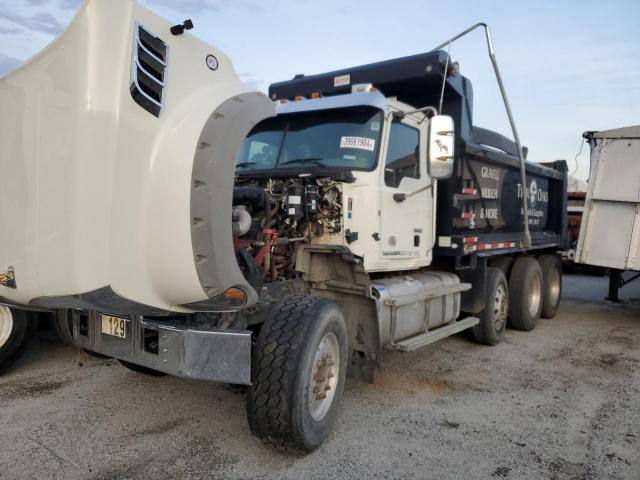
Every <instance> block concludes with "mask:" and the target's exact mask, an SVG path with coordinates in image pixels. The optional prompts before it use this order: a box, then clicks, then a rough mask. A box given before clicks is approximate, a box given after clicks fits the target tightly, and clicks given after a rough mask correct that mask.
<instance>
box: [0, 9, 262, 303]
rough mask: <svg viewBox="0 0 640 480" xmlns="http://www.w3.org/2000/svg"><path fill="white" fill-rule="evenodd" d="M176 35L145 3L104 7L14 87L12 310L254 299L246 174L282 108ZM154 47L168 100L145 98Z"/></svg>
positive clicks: (9, 186) (5, 161)
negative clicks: (250, 147) (253, 141)
mask: <svg viewBox="0 0 640 480" xmlns="http://www.w3.org/2000/svg"><path fill="white" fill-rule="evenodd" d="M170 27H171V24H170V23H168V22H167V21H165V20H164V19H162V18H160V17H158V16H156V15H155V14H153V13H151V12H150V11H148V10H146V9H145V8H142V7H141V6H139V5H137V4H136V3H135V2H133V1H129V0H89V1H87V2H86V3H85V4H84V5H83V6H82V8H81V9H80V11H79V13H78V14H77V16H76V17H75V19H74V20H73V22H72V23H71V24H70V26H69V27H68V28H67V29H66V31H65V32H64V33H63V34H62V35H61V36H60V37H59V38H57V39H56V40H55V41H54V42H53V43H52V44H51V45H49V46H48V47H47V48H46V49H45V50H43V51H42V52H41V53H39V54H38V55H36V56H35V57H34V58H32V59H31V60H29V61H28V62H26V63H25V64H24V65H22V66H20V67H19V68H17V69H15V70H13V71H11V72H9V73H8V74H6V75H5V76H3V77H1V78H0V233H1V237H0V238H2V240H1V242H0V275H1V274H7V273H8V277H12V278H13V279H14V282H12V281H1V282H0V283H1V284H2V285H0V301H2V300H3V299H4V301H5V302H8V303H18V304H22V305H35V306H44V307H54V306H55V307H77V308H92V309H97V310H102V311H109V312H113V313H117V312H122V313H131V312H132V311H141V312H142V311H153V310H155V309H160V310H174V311H192V310H198V309H202V310H224V309H226V308H227V307H225V301H224V299H223V298H221V297H219V296H220V295H221V294H222V293H223V292H225V291H226V290H227V289H228V288H230V287H237V288H239V289H240V290H241V291H242V292H243V293H244V294H245V295H246V297H247V300H246V302H245V306H246V305H248V304H251V303H253V302H255V300H256V292H254V291H253V289H252V288H251V287H250V286H249V285H248V284H247V282H246V281H245V279H244V277H243V276H242V273H241V272H240V270H239V268H238V265H237V263H236V261H235V256H234V253H233V244H232V234H231V201H232V200H231V197H232V188H233V171H234V164H235V155H236V152H237V151H238V150H239V147H240V143H241V142H242V140H243V138H244V136H245V135H246V133H247V132H248V131H249V129H250V128H251V127H252V126H253V125H254V124H255V123H257V122H258V121H260V120H262V119H263V118H265V117H267V116H270V115H273V106H272V103H271V102H270V101H269V100H268V99H267V98H266V96H264V95H263V94H260V93H257V92H249V91H247V90H246V89H245V88H244V86H243V84H242V83H241V82H240V80H239V79H238V77H237V75H236V73H235V71H234V69H233V66H232V64H231V62H230V60H229V59H228V58H227V57H226V56H225V55H224V54H223V53H221V52H220V51H218V50H217V49H215V48H213V47H211V46H210V45H207V44H205V43H203V42H201V41H200V40H198V39H197V38H195V37H194V36H193V35H191V34H189V33H185V34H183V35H177V36H174V35H172V34H171V33H170V31H169V29H170ZM140 28H142V29H144V31H143V32H142V33H141V30H140ZM147 33H150V34H151V35H152V36H157V37H158V38H159V42H161V43H158V44H157V45H162V43H164V44H165V45H166V50H163V52H165V54H164V55H160V56H161V57H164V59H162V58H161V59H160V60H164V63H166V67H164V66H163V65H162V62H154V61H151V60H149V57H148V56H149V54H152V53H153V52H155V53H158V51H157V49H156V50H154V48H149V49H146V47H153V46H154V45H149V41H148V40H149V38H147V41H145V39H144V38H142V39H141V41H140V42H138V40H139V37H140V35H143V36H144V35H146V34H147ZM151 38H153V37H151ZM157 45H155V46H156V47H157ZM163 48H164V47H163ZM140 49H142V50H140ZM140 51H142V53H141V54H140V55H141V56H143V57H144V58H146V59H147V62H144V58H143V59H142V62H140V60H138V64H141V65H143V67H145V68H147V69H148V70H153V71H154V72H156V74H158V73H159V74H160V76H159V78H161V79H162V80H163V82H156V83H157V84H158V85H157V87H158V88H156V89H155V91H156V92H158V91H159V92H160V95H159V97H160V98H158V99H157V100H159V101H156V102H151V101H149V100H147V99H146V97H145V96H144V95H141V94H140V91H139V90H143V91H144V87H143V86H142V87H141V86H140V84H141V83H143V82H147V84H150V85H151V84H152V85H155V84H154V83H153V82H154V80H153V78H146V77H151V75H147V73H146V72H145V71H144V68H143V69H142V73H141V72H140V71H139V70H138V65H137V64H136V63H135V59H136V56H137V55H138V54H137V52H140ZM209 55H213V56H214V57H215V58H213V59H211V58H209V59H208V58H207V57H208V56H209ZM216 60H217V62H216ZM149 63H152V65H150V64H149ZM216 63H217V68H215V67H216ZM151 73H153V72H151ZM137 77H140V78H137ZM136 80H137V82H136ZM149 82H151V83H149ZM160 83H164V86H162V85H160ZM136 85H138V86H136ZM154 88H155V87H154ZM147 91H150V90H148V89H147ZM156 94H157V93H154V95H156ZM134 97H135V98H137V99H138V102H139V103H137V102H136V101H135V100H134ZM145 102H146V103H145ZM145 104H146V108H145ZM156 114H157V116H156ZM11 272H13V273H11ZM8 277H6V276H5V277H2V276H0V279H6V278H8ZM210 299H213V300H210ZM218 300H220V301H218ZM189 304H192V305H191V306H189Z"/></svg>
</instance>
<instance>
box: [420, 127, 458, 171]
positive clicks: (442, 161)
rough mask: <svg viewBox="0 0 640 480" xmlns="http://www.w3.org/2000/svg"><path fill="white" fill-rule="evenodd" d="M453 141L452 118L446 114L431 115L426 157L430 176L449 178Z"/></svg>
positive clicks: (451, 169)
mask: <svg viewBox="0 0 640 480" xmlns="http://www.w3.org/2000/svg"><path fill="white" fill-rule="evenodd" d="M454 143H455V136H454V127H453V118H451V117H449V116H447V115H435V116H434V117H431V120H429V144H428V150H427V157H428V159H429V173H430V174H431V176H432V177H434V178H449V177H450V176H451V174H452V173H453V154H454V151H453V149H454Z"/></svg>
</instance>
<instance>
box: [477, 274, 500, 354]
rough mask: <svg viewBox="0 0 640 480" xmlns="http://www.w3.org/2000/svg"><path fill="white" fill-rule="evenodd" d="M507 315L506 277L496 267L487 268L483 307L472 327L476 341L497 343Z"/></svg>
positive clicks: (484, 343)
mask: <svg viewBox="0 0 640 480" xmlns="http://www.w3.org/2000/svg"><path fill="white" fill-rule="evenodd" d="M508 315H509V286H508V284H507V278H506V277H505V275H504V273H502V270H500V269H498V268H488V269H487V291H486V293H485V308H484V310H483V311H482V312H481V313H480V323H479V324H478V325H476V326H475V327H473V336H474V338H475V340H476V342H478V343H481V344H483V345H497V344H498V343H500V341H501V340H502V333H503V332H504V329H505V327H506V326H507V317H508Z"/></svg>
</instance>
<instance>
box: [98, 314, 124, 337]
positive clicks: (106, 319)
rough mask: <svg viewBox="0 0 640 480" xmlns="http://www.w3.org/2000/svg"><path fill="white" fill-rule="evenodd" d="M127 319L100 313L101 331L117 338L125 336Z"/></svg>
mask: <svg viewBox="0 0 640 480" xmlns="http://www.w3.org/2000/svg"><path fill="white" fill-rule="evenodd" d="M127 323H129V320H127V319H124V318H119V317H112V316H111V315H102V333H103V334H105V335H111V336H113V337H118V338H127Z"/></svg>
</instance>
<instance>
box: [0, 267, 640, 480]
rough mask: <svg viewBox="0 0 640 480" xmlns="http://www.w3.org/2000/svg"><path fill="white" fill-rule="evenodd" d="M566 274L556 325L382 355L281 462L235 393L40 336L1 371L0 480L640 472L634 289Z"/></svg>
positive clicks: (639, 337) (639, 348)
mask: <svg viewBox="0 0 640 480" xmlns="http://www.w3.org/2000/svg"><path fill="white" fill-rule="evenodd" d="M606 282H607V279H606V278H604V277H589V276H577V275H571V276H566V277H565V284H564V287H565V293H564V303H563V305H562V309H561V313H560V315H559V316H558V317H557V318H556V319H554V320H543V321H541V323H540V325H539V327H538V328H537V329H536V330H535V331H534V332H531V333H522V332H515V331H512V330H510V331H508V333H507V335H506V339H505V341H504V342H503V343H502V344H501V345H499V346H497V347H494V348H491V347H482V346H478V345H475V344H473V343H471V342H470V341H468V340H467V339H466V338H465V337H464V336H458V337H455V338H451V339H447V340H445V341H443V342H440V343H439V344H436V345H434V346H431V347H427V348H426V349H424V350H423V351H420V352H416V353H400V352H389V353H388V354H387V356H386V365H385V370H384V371H383V372H382V373H380V374H379V376H378V381H377V383H376V384H375V385H367V384H362V383H358V382H349V384H348V385H347V393H346V398H345V399H344V402H343V405H342V407H343V408H342V413H341V416H340V418H339V423H338V425H337V428H336V429H335V432H334V433H333V435H332V436H331V438H329V440H328V441H327V442H326V443H325V444H324V445H323V446H322V447H321V448H320V449H319V450H317V451H316V452H314V453H313V454H311V455H308V456H306V457H291V456H286V455H283V454H281V453H277V452H274V451H273V450H271V449H269V448H267V447H265V446H263V445H262V444H261V443H260V442H259V441H258V440H256V439H255V438H253V437H252V436H251V435H250V434H249V431H248V428H247V426H246V418H245V410H244V399H243V395H242V394H241V393H237V392H235V391H232V390H231V389H229V388H227V387H225V386H221V385H210V384H204V383H198V382H192V381H187V380H182V379H178V378H171V377H164V378H151V377H146V376H143V375H140V374H135V373H133V372H130V371H128V370H126V369H125V368H123V367H121V366H120V365H119V364H117V363H116V362H114V361H111V360H98V359H94V358H91V357H87V356H86V354H78V353H77V352H76V351H74V350H73V349H71V348H68V347H64V346H62V345H61V344H60V343H58V342H57V341H56V340H55V339H54V338H53V337H51V336H49V335H41V336H40V338H39V340H38V341H37V343H36V345H35V346H34V348H32V349H31V353H30V354H29V355H28V356H27V358H25V359H24V360H23V361H21V363H20V364H19V365H18V366H17V368H15V369H14V370H13V372H12V373H11V374H9V375H7V376H5V377H3V378H1V379H0V425H2V428H1V430H0V445H1V446H2V448H0V478H1V479H3V480H4V479H14V478H64V479H72V478H95V479H111V478H225V479H226V478H278V479H280V478H291V479H300V478H321V479H331V478H359V479H360V478H418V479H423V478H438V479H449V478H462V479H469V478H492V477H493V478H513V479H524V478H531V479H540V478H557V479H574V478H575V479H582V478H593V479H605V478H607V479H609V478H628V479H634V480H637V479H640V301H638V300H633V299H640V283H638V284H637V285H636V284H631V285H629V286H628V287H625V289H624V290H623V297H624V298H626V299H627V301H626V302H625V303H624V304H623V305H611V304H606V303H605V302H603V301H601V299H602V298H603V296H604V295H605V293H606Z"/></svg>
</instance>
